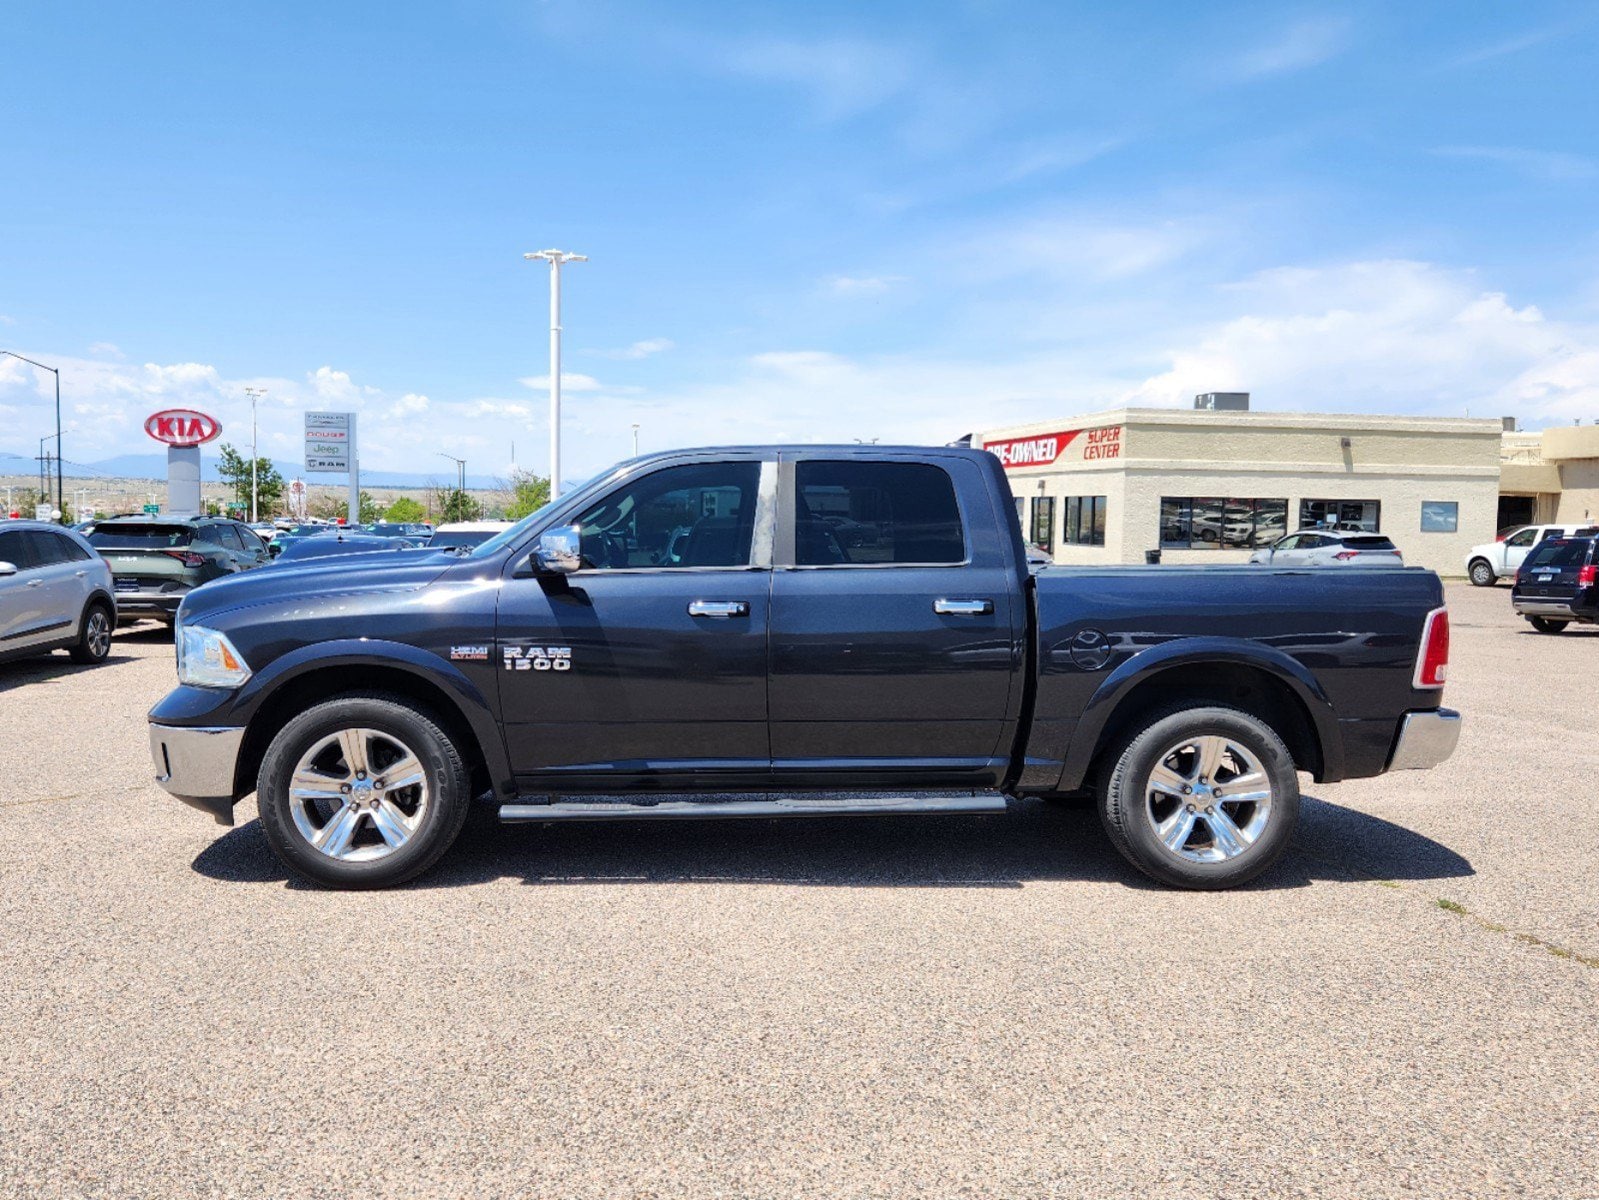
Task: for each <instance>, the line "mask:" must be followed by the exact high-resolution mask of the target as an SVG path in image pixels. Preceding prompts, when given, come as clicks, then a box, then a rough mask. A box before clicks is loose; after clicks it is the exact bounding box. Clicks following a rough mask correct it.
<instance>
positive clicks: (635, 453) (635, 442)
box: [633, 422, 638, 458]
mask: <svg viewBox="0 0 1599 1200" xmlns="http://www.w3.org/2000/svg"><path fill="white" fill-rule="evenodd" d="M633 457H634V458H637V457H638V423H637V422H634V425H633Z"/></svg>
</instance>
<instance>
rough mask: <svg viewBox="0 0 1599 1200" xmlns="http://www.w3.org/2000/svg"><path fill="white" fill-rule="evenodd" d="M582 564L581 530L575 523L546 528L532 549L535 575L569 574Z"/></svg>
mask: <svg viewBox="0 0 1599 1200" xmlns="http://www.w3.org/2000/svg"><path fill="white" fill-rule="evenodd" d="M582 565H583V531H582V530H581V529H579V528H578V527H577V526H576V525H563V526H560V527H559V528H556V529H546V530H545V531H544V532H543V533H541V534H539V544H538V548H537V549H535V550H534V551H533V571H534V573H535V574H537V575H570V574H572V573H573V572H574V571H576V570H578V569H579V568H580V567H582Z"/></svg>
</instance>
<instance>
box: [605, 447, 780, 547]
mask: <svg viewBox="0 0 1599 1200" xmlns="http://www.w3.org/2000/svg"><path fill="white" fill-rule="evenodd" d="M760 478H761V464H760V463H758V462H723V463H693V464H690V465H687V466H681V467H667V468H666V469H665V470H661V471H653V472H651V473H650V474H648V475H645V476H642V477H641V478H639V479H634V480H632V481H630V482H628V483H625V484H623V485H622V486H621V487H620V488H618V489H617V490H616V491H614V492H612V493H610V494H609V495H608V496H606V497H605V498H604V499H603V500H601V501H599V502H598V503H597V504H595V505H593V506H592V507H591V508H589V509H588V511H586V512H584V513H583V514H582V515H581V516H580V517H578V519H577V521H576V522H575V523H576V524H577V526H578V527H579V528H580V529H581V530H582V534H583V566H584V567H585V568H589V569H595V570H602V571H604V570H611V571H616V570H627V569H631V568H639V567H743V566H748V565H749V561H750V547H751V545H752V543H753V542H754V537H755V500H756V495H757V492H758V491H759V488H760Z"/></svg>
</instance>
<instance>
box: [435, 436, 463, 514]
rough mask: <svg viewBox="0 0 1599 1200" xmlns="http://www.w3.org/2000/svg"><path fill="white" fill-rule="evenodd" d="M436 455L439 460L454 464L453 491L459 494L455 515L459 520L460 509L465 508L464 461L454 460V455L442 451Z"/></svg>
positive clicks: (461, 459)
mask: <svg viewBox="0 0 1599 1200" xmlns="http://www.w3.org/2000/svg"><path fill="white" fill-rule="evenodd" d="M438 453H439V457H440V458H447V459H449V460H450V461H451V462H453V463H454V464H455V478H456V484H455V490H456V491H457V492H459V493H460V494H461V499H460V501H459V502H458V505H457V511H456V514H455V515H456V517H457V518H459V517H460V516H461V513H460V509H461V508H464V507H466V459H464V458H456V457H455V455H453V454H446V453H444V451H442V450H440V451H439V452H438Z"/></svg>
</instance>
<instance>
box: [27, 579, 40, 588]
mask: <svg viewBox="0 0 1599 1200" xmlns="http://www.w3.org/2000/svg"><path fill="white" fill-rule="evenodd" d="M28 586H29V587H43V586H44V580H42V579H30V580H28Z"/></svg>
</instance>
